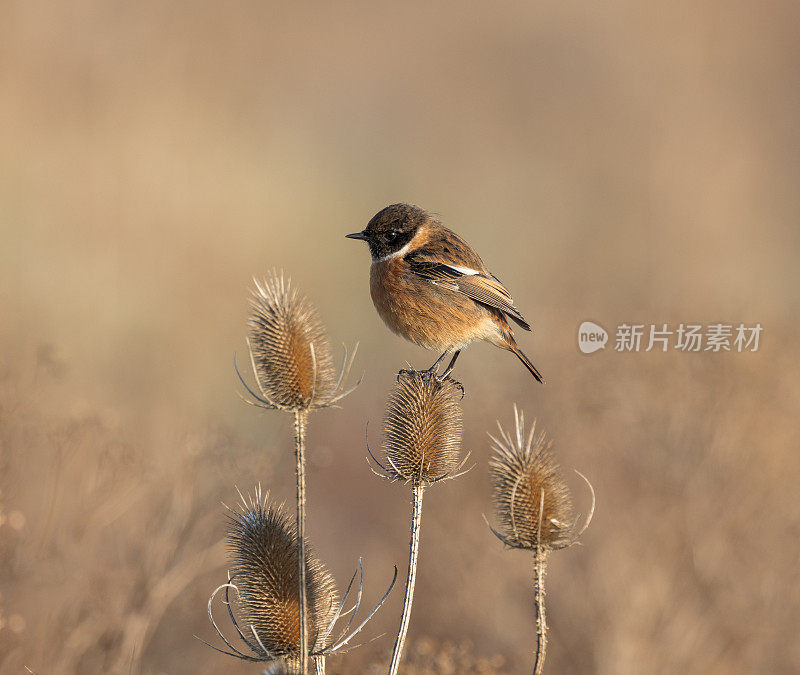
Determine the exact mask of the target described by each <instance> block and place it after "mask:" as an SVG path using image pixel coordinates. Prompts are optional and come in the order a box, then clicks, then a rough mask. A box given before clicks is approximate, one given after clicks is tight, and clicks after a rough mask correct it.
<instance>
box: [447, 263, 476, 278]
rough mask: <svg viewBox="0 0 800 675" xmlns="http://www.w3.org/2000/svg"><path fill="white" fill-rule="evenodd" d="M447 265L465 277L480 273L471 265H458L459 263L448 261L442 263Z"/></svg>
mask: <svg viewBox="0 0 800 675" xmlns="http://www.w3.org/2000/svg"><path fill="white" fill-rule="evenodd" d="M442 265H444V266H445V267H449V268H450V269H451V270H455V271H456V272H458V273H459V274H463V275H464V276H465V277H471V276H474V275H476V274H480V272H479V271H478V270H471V269H470V268H469V267H458V266H457V265H450V264H448V263H442Z"/></svg>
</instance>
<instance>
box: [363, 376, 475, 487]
mask: <svg viewBox="0 0 800 675" xmlns="http://www.w3.org/2000/svg"><path fill="white" fill-rule="evenodd" d="M462 396H463V389H462V387H461V385H460V384H459V383H458V382H456V381H455V380H453V379H452V378H450V377H445V378H439V377H438V376H437V375H435V374H434V373H429V372H426V371H415V370H404V371H401V372H400V374H399V376H398V379H397V384H396V385H395V386H394V388H393V389H392V392H391V394H390V395H389V402H388V404H387V407H386V417H385V420H384V439H383V452H382V453H381V454H382V458H381V461H378V460H377V459H375V457H374V456H373V460H374V461H375V463H376V464H377V465H378V466H379V467H380V469H381V470H382V472H383V473H382V474H379V475H382V476H383V477H385V478H389V479H390V480H397V481H404V482H407V483H411V485H412V486H414V487H417V486H422V487H425V486H428V485H431V484H433V483H436V482H438V481H440V480H443V479H445V478H454V477H455V474H456V473H457V472H458V471H459V470H460V469H461V467H462V466H463V465H464V462H465V461H466V458H464V459H463V460H462V459H461V436H462V426H463V425H462V415H461V397H462ZM370 454H372V453H370ZM376 473H377V472H376Z"/></svg>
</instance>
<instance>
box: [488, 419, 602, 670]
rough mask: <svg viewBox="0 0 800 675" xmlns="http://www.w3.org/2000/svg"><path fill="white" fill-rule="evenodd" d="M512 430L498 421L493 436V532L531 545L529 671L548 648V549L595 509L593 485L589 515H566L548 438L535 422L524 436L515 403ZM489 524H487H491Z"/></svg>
mask: <svg viewBox="0 0 800 675" xmlns="http://www.w3.org/2000/svg"><path fill="white" fill-rule="evenodd" d="M514 423H515V433H514V434H513V435H512V434H509V433H506V431H505V430H504V429H503V427H502V426H500V423H499V422H498V424H497V426H498V429H499V430H500V438H496V437H494V436H490V437H491V439H492V443H493V445H492V450H493V454H492V456H491V458H490V460H489V471H490V476H491V480H492V496H493V500H494V505H495V511H496V513H497V517H498V519H499V521H500V524H501V529H502V533H501V532H498V531H497V530H495V529H494V528H492V532H494V534H495V535H496V536H497V538H498V539H500V541H502V542H503V543H504V544H505V545H506V546H509V547H511V548H520V549H525V550H529V551H533V554H534V574H533V580H534V583H533V586H534V600H535V608H536V637H537V639H536V655H535V662H534V675H540V673H541V672H542V669H543V668H544V659H545V655H546V651H547V620H546V617H545V606H544V597H545V591H544V576H545V572H546V568H547V555H548V553H549V552H550V551H553V550H557V549H562V548H566V547H568V546H571V545H572V544H574V543H575V542H576V541H577V540H578V538H579V537H580V536H581V534H583V532H584V531H585V530H586V528H587V527H588V526H589V523H590V522H591V520H592V515H593V514H594V489H593V488H592V485H591V483H589V481H588V480H587V479H586V477H585V476H584V475H583V474H581V473H580V472H577V471H576V473H578V475H579V476H581V478H583V479H584V480H585V481H586V484H587V485H588V486H589V489H590V491H591V493H592V506H591V508H590V510H589V515H588V516H587V517H586V520H585V522H584V524H583V526H581V527H580V528H578V520H579V517H576V518H575V519H574V520H572V521H570V516H571V511H572V503H571V499H570V494H569V489H568V488H567V485H566V483H565V482H564V479H563V478H562V476H561V473H560V472H559V469H558V464H556V461H555V458H554V457H553V453H552V450H551V443H550V442H549V441H547V440H546V437H545V434H544V432H542V433H540V434H539V435H538V436H536V422H535V421H534V423H533V424H532V425H531V430H530V432H529V433H528V435H527V437H526V436H525V418H524V415H523V413H522V412H520V411H519V410H518V409H517V407H516V406H514ZM490 527H491V526H490Z"/></svg>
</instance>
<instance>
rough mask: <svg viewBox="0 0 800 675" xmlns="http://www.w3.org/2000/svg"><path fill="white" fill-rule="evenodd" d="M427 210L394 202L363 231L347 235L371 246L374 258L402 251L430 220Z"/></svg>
mask: <svg viewBox="0 0 800 675" xmlns="http://www.w3.org/2000/svg"><path fill="white" fill-rule="evenodd" d="M429 219H430V216H429V215H428V213H427V211H424V210H423V209H421V208H419V207H418V206H413V205H411V204H392V205H391V206H387V207H386V208H385V209H381V210H380V211H378V213H376V214H375V215H374V216H373V217H372V220H370V221H369V223H367V226H366V227H365V228H364V230H363V231H362V232H354V233H353V234H348V235H346V236H347V237H348V238H350V239H362V240H363V241H366V242H367V244H368V246H369V252H370V253H371V254H372V259H373V260H379V259H381V258H385V257H386V256H388V255H392V254H393V253H397V252H398V251H401V250H402V249H403V247H404V246H406V245H407V244H408V243H409V242H410V241H411V240H412V239H413V238H414V235H415V234H416V233H417V231H418V230H419V228H420V227H422V226H423V225H424V224H425V223H427V222H428V220H429Z"/></svg>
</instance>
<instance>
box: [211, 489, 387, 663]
mask: <svg viewBox="0 0 800 675" xmlns="http://www.w3.org/2000/svg"><path fill="white" fill-rule="evenodd" d="M228 519H229V527H228V549H229V555H230V559H231V570H230V572H229V578H228V583H226V584H222V585H221V586H220V587H219V588H217V589H216V590H215V591H214V592H213V593H212V594H211V597H210V599H209V601H208V616H209V619H210V621H211V624H212V626H213V627H214V629H215V630H216V632H217V635H218V636H219V637H220V638H221V639H222V641H223V642H224V643H225V645H227V647H228V650H225V649H220V648H218V647H214V645H211V644H209V643H208V642H206V641H205V640H202V641H203V642H205V643H206V644H207V645H209V646H210V647H212V648H213V649H216V650H217V651H219V652H222V653H224V654H227V655H229V656H235V657H237V658H239V659H242V660H245V661H261V662H265V661H274V662H275V663H274V664H273V666H272V667H273V668H274V669H276V670H275V672H280V673H289V674H293V673H299V672H300V669H299V661H300V659H299V654H300V609H299V598H298V596H299V584H298V578H297V576H298V548H299V547H298V542H297V529H296V527H295V524H294V522H293V521H292V520H291V519H290V518H289V516H287V515H286V513H285V512H284V511H283V506H282V505H274V504H270V503H269V495H268V494H262V492H261V489H260V487H258V488H256V489H255V491H254V493H253V495H251V496H248V497H244V496H242V497H241V503H240V504H239V505H237V507H236V508H229V513H228ZM396 576H397V570H396V569H395V578H396ZM355 577H356V575H355V574H354V575H353V578H352V579H351V580H350V584H349V586H348V588H347V591H346V592H345V594H344V597H343V598H341V600H340V599H339V596H338V593H337V591H336V584H335V582H334V579H333V577H332V576H331V575H330V573H329V572H328V570H327V568H326V567H325V565H324V564H323V563H322V562H321V561H320V560H318V559H317V558H316V557H315V556H314V555H313V553H311V552H310V551H308V550H307V554H306V596H307V602H308V628H309V653H310V654H311V655H312V656H326V655H329V654H336V653H342V652H344V651H346V650H347V649H349V648H352V647H350V646H349V643H350V641H351V640H352V638H353V637H354V636H355V635H356V634H357V633H358V632H359V631H360V630H361V629H362V628H363V627H364V626H365V625H366V623H367V622H368V621H369V620H370V619H371V618H372V616H373V615H374V614H375V612H376V611H377V610H378V609H379V608H380V607H381V605H382V604H383V603H384V602H385V600H386V598H387V597H388V595H389V592H391V590H392V587H393V586H394V580H392V584H391V585H390V586H389V590H387V592H386V594H385V595H384V596H383V598H382V599H381V601H380V602H379V603H378V604H377V605H376V606H375V607H374V608H373V609H372V610H371V611H370V613H369V614H368V616H367V617H366V618H365V619H364V620H363V621H362V622H361V623H360V624H359V625H358V626H357V627H356V628H355V629H354V630H353V631H352V632H350V633H349V634H347V631H348V630H350V628H351V626H352V624H353V619H354V618H355V616H356V614H357V613H358V610H359V606H360V603H361V596H362V591H363V567H362V568H361V582H360V586H359V591H358V598H357V600H356V603H355V606H354V607H353V608H352V609H351V610H350V611H349V612H346V614H347V613H349V614H350V615H351V616H350V619H349V621H348V622H347V625H346V626H345V628H344V630H343V631H342V632H341V634H340V635H339V636H338V637H336V638H334V637H333V629H334V625H335V624H336V622H337V621H338V620H339V618H340V617H341V616H342V613H343V610H344V605H345V603H346V602H347V598H348V596H349V594H350V590H351V589H352V587H353V582H354V580H355ZM222 591H224V593H225V595H224V602H225V605H226V607H227V610H228V616H229V618H230V621H231V623H232V624H233V627H234V628H235V631H236V634H237V635H238V638H239V639H240V640H241V641H242V643H243V645H244V646H243V647H242V649H240V648H239V647H236V646H234V644H233V643H232V642H231V641H230V640H228V638H227V637H226V636H225V635H224V633H223V632H222V631H221V630H220V628H219V627H218V626H217V623H216V621H215V619H214V616H213V613H212V603H213V601H214V598H215V597H216V595H217V594H218V593H220V592H222ZM234 608H235V610H236V611H234ZM245 648H246V649H245ZM243 649H245V650H244V651H243Z"/></svg>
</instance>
